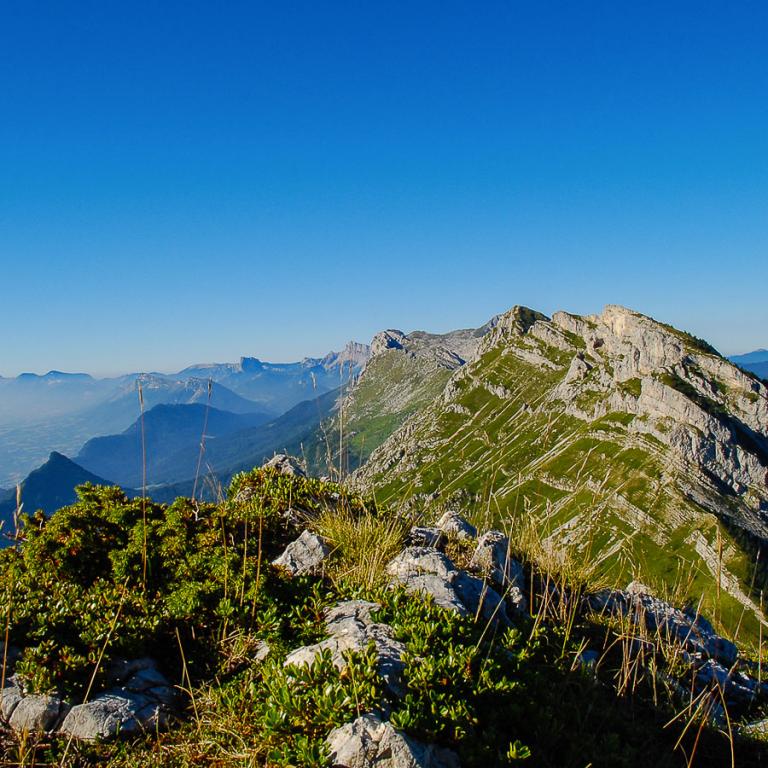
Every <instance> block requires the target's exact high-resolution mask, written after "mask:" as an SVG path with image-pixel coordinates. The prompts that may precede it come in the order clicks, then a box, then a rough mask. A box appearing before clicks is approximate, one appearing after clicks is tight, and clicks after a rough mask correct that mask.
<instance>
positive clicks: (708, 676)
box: [693, 659, 768, 706]
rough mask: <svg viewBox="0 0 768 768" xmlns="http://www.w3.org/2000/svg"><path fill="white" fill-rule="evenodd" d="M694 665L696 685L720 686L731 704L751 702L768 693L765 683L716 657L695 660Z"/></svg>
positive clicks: (704, 686) (698, 686)
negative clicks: (722, 662)
mask: <svg viewBox="0 0 768 768" xmlns="http://www.w3.org/2000/svg"><path fill="white" fill-rule="evenodd" d="M693 665H694V670H695V671H694V680H695V683H696V687H697V688H698V689H699V690H701V689H702V688H713V689H714V688H719V689H720V690H721V691H722V693H723V697H724V698H725V700H726V702H727V703H728V704H729V706H734V705H735V706H739V705H745V704H750V703H752V702H753V701H754V700H755V699H757V698H758V697H764V696H765V695H766V693H768V686H766V685H765V683H761V682H759V681H758V680H755V678H753V677H751V676H750V675H747V674H745V673H744V672H740V671H738V670H736V669H733V668H727V667H725V666H723V665H722V664H720V663H719V662H717V661H715V660H714V659H704V660H694V661H693Z"/></svg>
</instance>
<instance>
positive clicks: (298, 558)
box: [272, 530, 331, 576]
mask: <svg viewBox="0 0 768 768" xmlns="http://www.w3.org/2000/svg"><path fill="white" fill-rule="evenodd" d="M330 553H331V549H330V547H329V546H328V545H327V544H326V543H325V541H324V540H323V539H322V538H321V537H320V536H318V535H317V534H316V533H312V531H309V530H305V531H303V532H302V534H301V536H299V538H298V539H296V540H295V541H292V542H291V543H290V544H289V545H288V546H287V547H286V548H285V551H284V552H283V553H282V554H281V555H280V557H278V558H277V559H276V560H273V561H272V564H273V565H278V566H281V567H282V568H285V569H286V570H287V571H289V572H290V574H291V575H292V576H298V575H301V574H315V573H318V572H319V571H320V566H321V565H322V563H323V561H324V560H325V559H326V558H327V557H328V555H329V554H330Z"/></svg>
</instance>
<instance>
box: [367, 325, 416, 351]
mask: <svg viewBox="0 0 768 768" xmlns="http://www.w3.org/2000/svg"><path fill="white" fill-rule="evenodd" d="M406 340H407V339H406V335H405V334H404V333H403V332H402V331H398V330H395V329H392V328H391V329H389V330H388V331H381V332H380V333H377V334H376V335H375V336H374V337H373V339H372V340H371V357H376V355H380V354H382V353H383V352H386V351H387V350H388V349H403V347H404V346H405V344H406Z"/></svg>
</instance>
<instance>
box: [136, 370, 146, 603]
mask: <svg viewBox="0 0 768 768" xmlns="http://www.w3.org/2000/svg"><path fill="white" fill-rule="evenodd" d="M136 384H137V387H138V391H139V419H140V422H141V518H142V529H143V535H144V540H143V542H142V548H141V574H142V576H141V578H142V589H143V590H144V591H146V589H147V439H146V433H145V430H144V389H143V387H142V386H141V379H137V380H136Z"/></svg>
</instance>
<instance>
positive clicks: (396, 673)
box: [285, 600, 405, 696]
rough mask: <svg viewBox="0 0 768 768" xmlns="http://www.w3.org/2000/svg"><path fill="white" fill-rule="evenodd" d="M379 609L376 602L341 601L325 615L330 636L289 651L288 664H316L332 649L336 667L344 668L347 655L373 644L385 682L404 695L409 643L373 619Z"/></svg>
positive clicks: (390, 688) (396, 692)
mask: <svg viewBox="0 0 768 768" xmlns="http://www.w3.org/2000/svg"><path fill="white" fill-rule="evenodd" d="M378 608H379V605H377V604H376V603H369V602H366V601H364V600H349V601H347V602H344V603H339V605H337V606H336V607H335V608H332V609H331V610H329V611H328V612H327V614H326V617H325V626H326V629H327V631H328V635H329V637H328V638H327V639H326V640H323V641H322V642H320V643H316V644H315V645H308V646H304V647H302V648H297V649H296V650H295V651H293V652H292V653H289V654H288V656H287V658H286V659H285V666H290V665H296V666H304V665H308V664H312V662H313V661H314V660H315V658H316V657H317V656H318V654H320V653H321V652H323V651H325V650H328V651H330V653H331V658H332V659H333V663H334V664H335V666H336V667H337V668H339V669H343V668H344V667H345V666H346V663H347V662H346V660H345V658H344V656H345V654H346V653H347V652H349V651H357V652H359V651H364V650H366V649H367V648H368V646H369V644H370V643H373V645H374V646H375V648H376V653H377V667H378V670H379V674H380V675H381V677H382V678H383V680H384V682H385V685H386V686H387V688H388V689H389V690H390V691H391V692H392V693H394V694H395V695H397V696H399V695H402V685H401V682H400V677H401V675H402V672H403V668H404V665H403V661H402V656H403V653H404V652H405V646H404V645H403V644H402V643H401V642H399V641H398V640H395V637H394V633H393V631H392V629H391V628H390V627H388V626H387V625H386V624H379V623H377V622H375V621H374V620H373V617H372V613H373V612H374V611H376V610H377V609H378Z"/></svg>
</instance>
